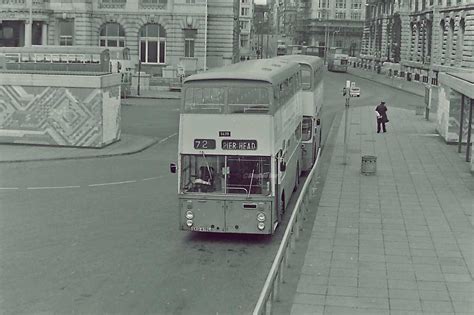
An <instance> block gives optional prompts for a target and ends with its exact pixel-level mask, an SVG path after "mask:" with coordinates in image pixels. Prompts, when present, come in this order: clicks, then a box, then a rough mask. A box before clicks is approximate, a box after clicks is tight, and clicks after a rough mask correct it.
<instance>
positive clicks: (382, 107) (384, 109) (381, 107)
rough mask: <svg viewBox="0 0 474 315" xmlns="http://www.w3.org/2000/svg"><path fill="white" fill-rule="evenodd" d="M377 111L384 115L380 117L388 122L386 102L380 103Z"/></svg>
mask: <svg viewBox="0 0 474 315" xmlns="http://www.w3.org/2000/svg"><path fill="white" fill-rule="evenodd" d="M375 111H376V112H377V113H379V114H380V116H382V117H381V118H379V119H382V122H384V123H385V122H387V121H388V119H387V107H386V106H385V104H384V103H380V104H379V105H378V106H377V107H376V108H375Z"/></svg>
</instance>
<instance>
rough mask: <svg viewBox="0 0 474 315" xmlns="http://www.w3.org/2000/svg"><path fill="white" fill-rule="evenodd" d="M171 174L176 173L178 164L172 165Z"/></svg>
mask: <svg viewBox="0 0 474 315" xmlns="http://www.w3.org/2000/svg"><path fill="white" fill-rule="evenodd" d="M170 172H171V173H173V174H174V173H176V164H175V163H170Z"/></svg>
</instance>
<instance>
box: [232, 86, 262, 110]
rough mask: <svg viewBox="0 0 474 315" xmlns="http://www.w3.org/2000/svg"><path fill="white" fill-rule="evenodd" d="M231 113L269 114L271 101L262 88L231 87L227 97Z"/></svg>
mask: <svg viewBox="0 0 474 315" xmlns="http://www.w3.org/2000/svg"><path fill="white" fill-rule="evenodd" d="M227 100H228V104H229V113H267V112H268V108H269V104H270V99H269V95H268V89H266V88H262V87H231V88H229V92H228V96H227Z"/></svg>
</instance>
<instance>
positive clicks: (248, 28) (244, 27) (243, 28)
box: [239, 0, 255, 60]
mask: <svg viewBox="0 0 474 315" xmlns="http://www.w3.org/2000/svg"><path fill="white" fill-rule="evenodd" d="M253 8H254V4H253V0H241V1H240V11H239V23H240V35H239V36H240V41H239V42H240V47H239V48H240V60H247V59H254V58H255V51H254V50H252V41H251V35H252V33H253V23H252V21H253Z"/></svg>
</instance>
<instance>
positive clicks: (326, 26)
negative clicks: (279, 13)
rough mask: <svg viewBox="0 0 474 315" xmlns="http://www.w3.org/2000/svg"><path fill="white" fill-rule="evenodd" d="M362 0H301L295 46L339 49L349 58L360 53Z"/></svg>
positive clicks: (363, 7) (362, 23)
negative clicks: (303, 45)
mask: <svg viewBox="0 0 474 315" xmlns="http://www.w3.org/2000/svg"><path fill="white" fill-rule="evenodd" d="M364 20H365V0H300V1H299V4H298V14H297V22H296V24H297V25H298V28H297V30H296V34H297V35H296V36H297V38H298V44H305V45H308V46H319V47H321V48H322V51H324V48H325V47H333V46H336V47H341V48H343V49H344V50H345V51H346V52H347V53H348V54H350V55H351V56H357V55H358V54H359V53H360V43H361V38H362V32H363V27H364Z"/></svg>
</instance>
